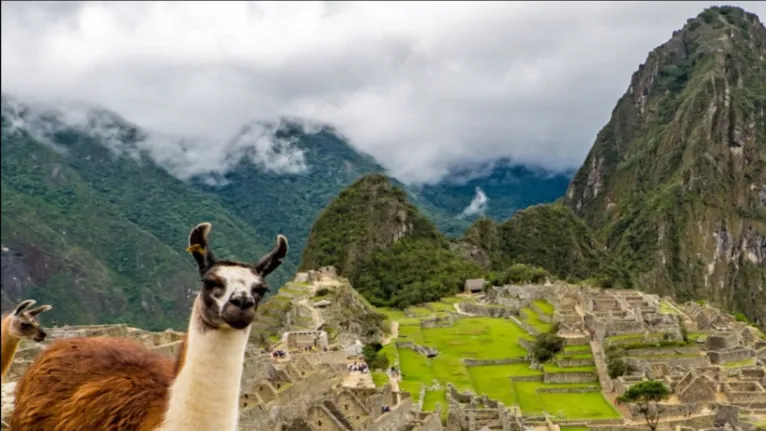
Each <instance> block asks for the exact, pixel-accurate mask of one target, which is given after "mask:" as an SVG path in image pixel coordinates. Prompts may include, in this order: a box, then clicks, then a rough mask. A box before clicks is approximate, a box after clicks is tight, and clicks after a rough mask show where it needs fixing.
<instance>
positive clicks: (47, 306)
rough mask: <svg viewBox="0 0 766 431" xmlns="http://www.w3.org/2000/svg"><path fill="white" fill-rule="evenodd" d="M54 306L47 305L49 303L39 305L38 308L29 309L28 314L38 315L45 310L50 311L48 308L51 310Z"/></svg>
mask: <svg viewBox="0 0 766 431" xmlns="http://www.w3.org/2000/svg"><path fill="white" fill-rule="evenodd" d="M52 308H53V307H52V306H50V305H47V304H46V305H41V306H39V307H37V308H35V309H33V310H29V311H27V314H29V315H32V316H37V315H38V314H40V313H42V312H45V311H48V310H50V309H52Z"/></svg>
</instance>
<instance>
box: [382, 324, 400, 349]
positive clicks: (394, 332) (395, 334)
mask: <svg viewBox="0 0 766 431" xmlns="http://www.w3.org/2000/svg"><path fill="white" fill-rule="evenodd" d="M397 338H399V322H397V321H396V320H394V321H392V322H391V334H390V335H389V336H388V337H386V338H384V339H383V343H381V344H383V345H384V346H385V345H386V344H388V343H390V342H392V341H394V340H396V339H397Z"/></svg>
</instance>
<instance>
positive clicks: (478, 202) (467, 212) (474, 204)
mask: <svg viewBox="0 0 766 431" xmlns="http://www.w3.org/2000/svg"><path fill="white" fill-rule="evenodd" d="M487 208H489V198H488V197H487V195H486V194H485V193H484V190H482V189H481V187H476V194H475V195H474V196H473V199H471V203H469V204H468V206H467V207H465V209H463V212H461V213H460V214H459V215H458V218H464V217H470V216H475V215H484V213H485V212H486V211H487Z"/></svg>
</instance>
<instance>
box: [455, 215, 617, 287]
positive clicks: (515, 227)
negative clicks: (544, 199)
mask: <svg viewBox="0 0 766 431" xmlns="http://www.w3.org/2000/svg"><path fill="white" fill-rule="evenodd" d="M459 249H460V250H461V251H462V253H461V254H462V255H463V256H465V257H469V258H471V259H472V260H474V261H476V262H477V263H480V264H481V265H482V266H483V267H485V268H490V269H492V270H494V271H503V270H504V269H506V268H508V267H509V266H511V265H513V264H514V263H526V264H530V265H535V266H539V267H542V268H545V269H546V270H548V271H549V272H550V273H551V274H554V275H556V276H558V277H560V278H562V279H566V278H570V279H572V280H583V279H586V278H589V277H593V276H597V275H601V274H602V272H603V270H605V269H606V265H605V259H606V255H605V253H604V252H603V250H602V248H601V247H600V246H599V244H598V243H597V242H596V240H595V238H594V235H593V232H592V231H591V229H590V228H589V227H588V225H587V224H586V223H585V222H584V221H583V220H581V219H579V218H578V217H577V216H575V215H574V213H573V212H572V211H571V210H570V209H569V208H567V207H565V206H563V205H561V204H558V203H556V204H549V205H536V206H533V207H530V208H527V209H525V210H523V211H519V212H517V213H516V214H515V215H514V216H513V217H512V218H510V219H508V220H507V221H505V222H503V223H499V224H498V223H495V222H494V221H492V220H491V219H487V218H484V219H482V220H479V221H477V222H476V223H474V225H473V226H471V228H470V229H469V230H468V232H467V233H466V235H465V238H463V240H462V241H461V242H460V246H459ZM474 249H475V250H477V251H476V252H475V253H473V254H471V250H474Z"/></svg>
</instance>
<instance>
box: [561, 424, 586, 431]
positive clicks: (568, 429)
mask: <svg viewBox="0 0 766 431" xmlns="http://www.w3.org/2000/svg"><path fill="white" fill-rule="evenodd" d="M559 428H560V429H561V431H588V427H574V426H566V425H561V426H560V427H559Z"/></svg>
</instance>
